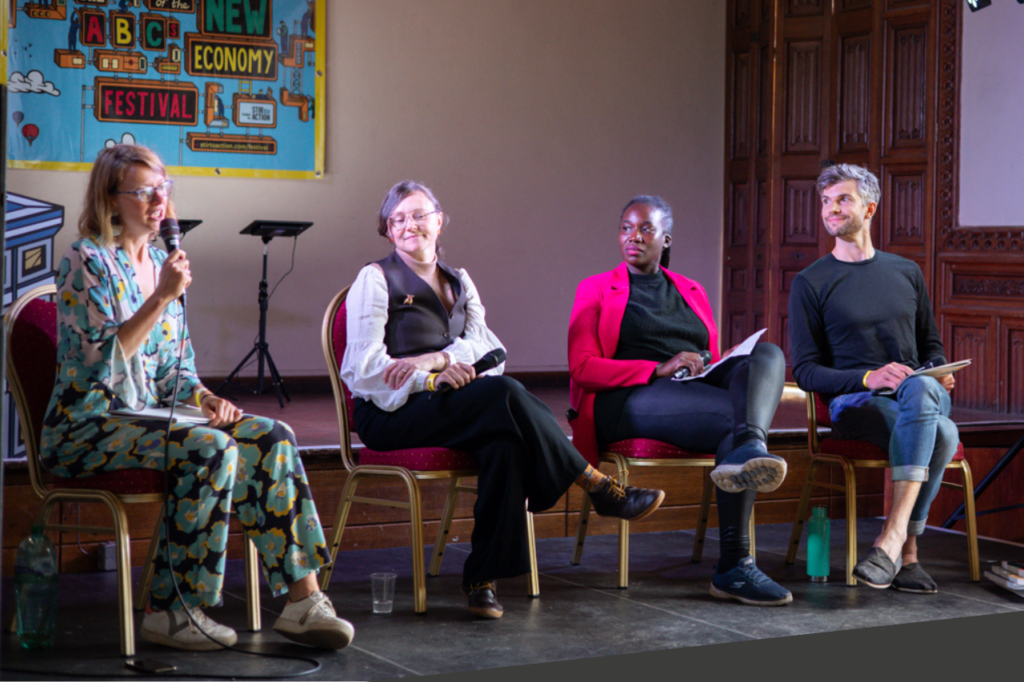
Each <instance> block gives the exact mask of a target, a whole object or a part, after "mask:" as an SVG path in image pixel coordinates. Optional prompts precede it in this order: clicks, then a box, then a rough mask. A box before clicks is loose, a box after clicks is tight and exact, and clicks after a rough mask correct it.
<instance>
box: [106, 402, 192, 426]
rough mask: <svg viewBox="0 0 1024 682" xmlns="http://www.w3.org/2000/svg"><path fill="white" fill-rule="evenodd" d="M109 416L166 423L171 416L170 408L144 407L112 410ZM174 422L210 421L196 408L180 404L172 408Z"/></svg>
mask: <svg viewBox="0 0 1024 682" xmlns="http://www.w3.org/2000/svg"><path fill="white" fill-rule="evenodd" d="M110 414H111V415H113V416H115V417H128V418H130V419H163V420H164V421H167V418H168V417H170V416H171V408H169V407H145V408H143V409H141V410H112V411H111V412H110ZM174 421H176V422H187V423H189V424H209V423H210V420H209V419H207V418H206V416H205V415H204V414H203V411H202V410H200V409H199V408H198V407H193V406H191V405H182V404H181V403H178V405H176V406H175V408H174Z"/></svg>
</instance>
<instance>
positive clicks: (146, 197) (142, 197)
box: [112, 180, 174, 204]
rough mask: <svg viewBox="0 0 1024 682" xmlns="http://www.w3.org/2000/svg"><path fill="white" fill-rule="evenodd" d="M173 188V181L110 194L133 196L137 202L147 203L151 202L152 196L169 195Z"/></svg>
mask: <svg viewBox="0 0 1024 682" xmlns="http://www.w3.org/2000/svg"><path fill="white" fill-rule="evenodd" d="M173 186H174V180H164V181H163V182H161V183H160V184H159V185H157V186H156V187H140V188H138V189H130V190H127V191H122V190H118V191H116V192H112V194H134V195H135V196H137V197H138V198H139V201H142V202H145V203H147V204H148V203H149V202H151V201H153V195H154V194H159V195H160V196H162V197H166V196H169V195H170V193H171V187H173Z"/></svg>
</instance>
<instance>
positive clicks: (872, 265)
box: [789, 251, 946, 401]
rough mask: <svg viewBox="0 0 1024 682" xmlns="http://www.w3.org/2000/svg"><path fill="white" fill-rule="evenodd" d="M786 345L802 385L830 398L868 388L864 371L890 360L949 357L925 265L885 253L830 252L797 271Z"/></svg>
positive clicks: (913, 362)
mask: <svg viewBox="0 0 1024 682" xmlns="http://www.w3.org/2000/svg"><path fill="white" fill-rule="evenodd" d="M789 349H790V360H791V362H792V364H793V376H794V377H795V378H796V382H797V384H799V385H800V388H802V389H804V390H806V391H815V392H818V393H821V394H822V398H824V399H825V400H826V401H828V400H831V399H832V398H833V397H834V396H836V395H840V394H843V393H856V392H858V391H864V390H866V389H865V388H864V384H863V379H864V373H865V372H867V371H868V370H869V369H877V368H879V367H882V366H883V365H887V364H889V363H890V362H898V363H900V364H903V365H907V366H908V367H911V368H914V369H917V368H918V367H920V366H922V365H923V364H924V363H926V362H928V361H929V360H931V361H934V362H935V364H941V363H945V362H946V358H945V355H944V352H943V349H942V339H941V337H940V336H939V330H938V327H937V326H936V324H935V316H934V315H933V314H932V308H931V301H930V300H929V299H928V291H927V289H926V288H925V282H924V275H923V274H922V273H921V268H919V267H918V266H917V264H916V263H914V262H913V261H911V260H908V259H906V258H903V257H901V256H897V255H895V254H891V253H883V252H881V251H876V252H875V255H874V256H873V257H872V258H869V259H868V260H864V261H859V262H856V263H848V262H845V261H841V260H839V259H837V258H836V257H835V256H833V255H831V254H829V255H827V256H825V257H824V258H821V259H819V260H818V261H816V262H815V263H813V264H811V265H810V266H809V267H808V268H807V269H805V270H804V271H803V272H801V273H800V274H799V275H797V276H796V278H795V279H794V280H793V286H792V289H791V290H790V294H789Z"/></svg>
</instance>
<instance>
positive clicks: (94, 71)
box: [0, 0, 326, 177]
mask: <svg viewBox="0 0 1024 682" xmlns="http://www.w3.org/2000/svg"><path fill="white" fill-rule="evenodd" d="M0 1H3V0H0ZM7 1H8V2H9V3H10V6H9V8H8V12H9V14H8V17H9V18H8V24H9V29H8V30H9V35H8V61H7V64H8V74H9V77H8V78H9V88H10V96H9V102H8V109H9V112H10V116H11V118H10V119H9V120H8V150H9V152H8V154H9V159H10V163H9V165H11V166H13V167H17V168H50V169H60V170H84V169H85V168H88V166H87V165H86V164H89V163H91V161H92V160H93V159H94V158H95V156H96V154H97V153H98V152H99V150H100V149H102V148H103V146H104V145H112V144H115V143H117V142H132V141H134V142H137V143H138V144H144V145H146V146H149V147H152V148H153V149H154V150H156V151H157V153H158V154H160V156H161V157H162V158H163V159H164V161H165V163H167V164H168V165H171V166H177V167H178V168H175V172H179V173H181V172H187V173H196V174H218V175H219V174H225V175H236V176H237V175H258V176H278V177H322V170H323V126H324V121H323V120H322V119H323V116H322V114H321V115H320V116H319V119H318V111H317V101H318V99H319V100H320V101H321V106H322V100H323V81H324V79H323V64H322V63H321V61H322V59H323V55H324V54H325V51H324V46H323V40H324V37H323V36H321V35H318V34H317V27H318V25H320V26H322V25H324V21H323V12H324V5H325V4H326V3H325V1H324V0H50V1H48V2H47V1H45V0H39V1H37V2H24V1H22V2H19V0H7ZM318 22H319V23H318Z"/></svg>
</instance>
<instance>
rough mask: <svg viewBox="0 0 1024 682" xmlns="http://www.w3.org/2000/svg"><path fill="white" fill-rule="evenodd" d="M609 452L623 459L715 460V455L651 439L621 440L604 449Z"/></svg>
mask: <svg viewBox="0 0 1024 682" xmlns="http://www.w3.org/2000/svg"><path fill="white" fill-rule="evenodd" d="M603 450H605V451H607V452H616V453H618V454H620V455H622V456H623V457H633V458H636V459H693V458H697V457H701V458H707V459H714V458H715V455H714V454H713V453H712V454H708V453H706V452H689V451H687V450H682V449H680V448H677V447H676V446H674V445H669V444H668V443H665V442H664V441H660V440H653V439H651V438H629V439H627V440H620V441H618V442H615V443H612V444H610V445H608V446H607V447H605V448H603Z"/></svg>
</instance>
